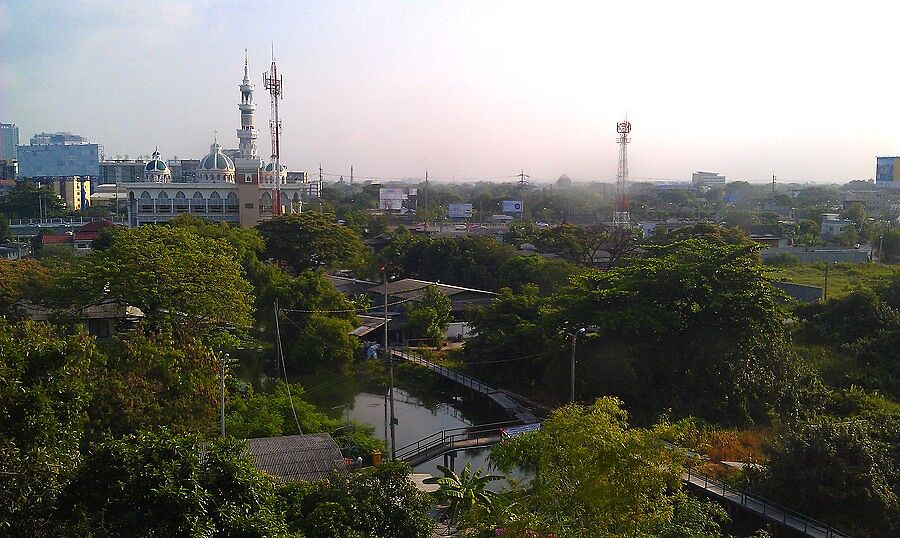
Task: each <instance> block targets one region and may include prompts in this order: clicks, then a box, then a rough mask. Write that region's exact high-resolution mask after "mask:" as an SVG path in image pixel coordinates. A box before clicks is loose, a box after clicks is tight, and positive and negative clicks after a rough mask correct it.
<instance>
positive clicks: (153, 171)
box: [144, 150, 172, 183]
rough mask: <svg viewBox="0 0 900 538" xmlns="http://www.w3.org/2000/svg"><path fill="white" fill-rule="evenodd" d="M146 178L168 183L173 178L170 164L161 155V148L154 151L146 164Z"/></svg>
mask: <svg viewBox="0 0 900 538" xmlns="http://www.w3.org/2000/svg"><path fill="white" fill-rule="evenodd" d="M144 179H145V180H146V181H152V182H155V183H168V182H169V181H171V179H172V172H171V171H169V166H168V165H167V164H166V162H165V161H164V160H162V159H161V158H160V156H159V150H156V151H154V152H153V157H152V158H151V159H150V160H149V161H147V164H146V165H144Z"/></svg>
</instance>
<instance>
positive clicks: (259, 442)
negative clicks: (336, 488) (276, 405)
mask: <svg viewBox="0 0 900 538" xmlns="http://www.w3.org/2000/svg"><path fill="white" fill-rule="evenodd" d="M247 452H248V453H249V454H250V456H251V457H252V458H253V464H254V465H255V466H256V469H257V470H259V471H262V472H264V473H266V474H269V475H271V476H274V477H275V478H277V479H278V480H281V481H284V482H292V481H295V480H306V481H308V482H313V481H316V480H321V479H323V478H326V477H327V476H329V475H330V474H331V472H332V471H334V470H345V469H346V465H345V463H344V457H343V456H342V455H341V449H340V448H339V447H338V446H337V443H335V442H334V439H332V438H331V436H330V435H328V434H327V433H312V434H306V435H284V436H281V437H260V438H257V439H248V440H247Z"/></svg>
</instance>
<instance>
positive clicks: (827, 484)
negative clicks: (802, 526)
mask: <svg viewBox="0 0 900 538" xmlns="http://www.w3.org/2000/svg"><path fill="white" fill-rule="evenodd" d="M898 462H900V419H898V417H897V416H896V415H895V416H893V417H884V416H880V417H872V418H871V419H855V420H853V419H852V420H835V419H827V418H826V419H819V420H816V421H814V422H812V423H809V424H804V425H800V426H796V427H794V428H792V429H791V430H789V431H788V432H786V433H785V434H784V435H782V436H780V437H779V438H778V439H777V440H776V441H775V442H774V443H773V445H772V447H771V448H770V450H769V454H768V460H767V462H766V464H765V467H764V468H763V470H762V471H761V472H759V473H753V474H752V475H751V477H750V484H751V487H752V488H753V489H755V490H757V491H759V492H760V493H762V494H763V495H765V496H767V497H769V498H772V499H775V500H777V501H778V502H780V503H782V504H784V505H786V506H788V507H790V508H793V509H794V510H798V511H800V512H801V513H804V514H807V515H809V516H810V517H814V518H816V519H819V520H821V521H824V522H826V523H829V524H831V525H834V526H836V527H837V528H838V529H841V530H843V531H845V532H847V533H849V534H850V535H851V536H865V537H880V536H896V535H897V533H898V532H900V463H898Z"/></svg>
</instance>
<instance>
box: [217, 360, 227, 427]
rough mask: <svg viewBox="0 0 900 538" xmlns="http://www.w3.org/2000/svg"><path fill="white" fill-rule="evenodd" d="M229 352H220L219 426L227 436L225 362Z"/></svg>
mask: <svg viewBox="0 0 900 538" xmlns="http://www.w3.org/2000/svg"><path fill="white" fill-rule="evenodd" d="M227 361H228V353H224V352H223V353H219V427H220V429H221V433H222V437H225V363H226V362H227Z"/></svg>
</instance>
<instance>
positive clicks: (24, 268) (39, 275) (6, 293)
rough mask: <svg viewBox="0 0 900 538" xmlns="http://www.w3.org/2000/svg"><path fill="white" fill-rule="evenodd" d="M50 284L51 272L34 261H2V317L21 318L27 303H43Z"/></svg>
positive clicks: (0, 296)
mask: <svg viewBox="0 0 900 538" xmlns="http://www.w3.org/2000/svg"><path fill="white" fill-rule="evenodd" d="M50 283H51V275H50V270H49V269H48V268H47V267H46V266H44V265H43V264H41V263H40V262H38V261H36V260H34V259H29V258H26V259H24V260H0V316H6V317H7V319H19V318H21V317H22V316H24V315H25V307H26V303H31V304H40V303H41V302H42V301H43V299H44V297H45V295H46V291H47V288H48V287H49V286H50Z"/></svg>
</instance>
